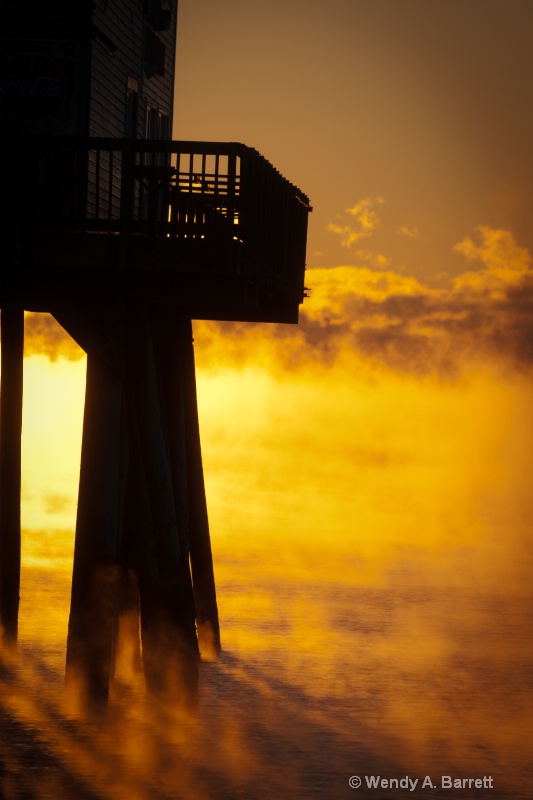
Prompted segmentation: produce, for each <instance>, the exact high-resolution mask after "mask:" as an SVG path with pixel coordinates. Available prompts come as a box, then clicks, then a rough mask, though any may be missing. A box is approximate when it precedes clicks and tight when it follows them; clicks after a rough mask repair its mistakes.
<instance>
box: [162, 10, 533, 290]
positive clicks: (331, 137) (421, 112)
mask: <svg viewBox="0 0 533 800" xmlns="http://www.w3.org/2000/svg"><path fill="white" fill-rule="evenodd" d="M532 27H533V4H532V3H531V2H530V0H505V2H504V0H466V1H465V0H431V2H428V0H372V2H368V0H270V2H268V3H251V2H249V0H226V2H224V3H221V2H219V0H202V2H201V3H198V2H195V1H194V0H180V4H179V20H178V48H177V62H176V65H177V71H176V95H175V97H176V99H175V119H174V136H175V138H178V139H193V140H197V139H200V140H207V141H239V142H243V143H244V144H247V145H250V146H253V147H255V148H257V149H258V150H259V151H260V152H261V153H263V155H265V156H266V157H267V158H268V159H269V160H270V161H272V163H273V164H274V165H275V167H276V168H277V169H279V170H280V171H281V172H282V174H284V175H285V176H286V177H287V178H288V179H289V180H291V181H293V182H294V183H295V184H296V185H297V186H299V187H300V188H301V189H302V190H303V191H304V192H305V193H306V194H307V195H308V196H309V197H310V199H311V203H312V205H313V208H314V211H313V214H312V215H311V218H310V232H309V248H308V264H309V266H311V267H331V266H335V265H338V264H349V265H351V266H359V265H360V264H361V263H362V261H365V263H366V264H367V265H368V266H370V267H371V268H378V267H379V261H378V260H377V258H378V257H379V256H383V255H384V256H386V258H387V259H389V261H390V264H389V266H390V267H392V269H394V271H396V272H400V273H402V274H408V275H415V276H416V277H417V278H418V279H420V280H423V281H424V282H426V283H430V284H431V285H435V284H437V285H445V286H449V285H450V283H451V281H452V280H453V278H454V277H455V276H456V275H458V274H460V273H461V272H462V271H463V269H464V262H463V260H462V258H461V255H460V254H459V253H458V252H457V251H455V250H454V245H455V244H456V242H458V241H460V240H461V239H462V238H463V237H464V236H473V233H474V231H475V229H476V227H477V226H478V225H485V226H488V227H490V228H494V229H499V228H503V229H505V230H509V231H512V233H513V234H514V236H515V237H516V240H517V241H518V242H520V243H521V244H522V246H524V247H527V248H528V249H529V251H530V252H532V251H533V234H532V230H531V208H532V207H533V159H532V158H531V141H532V140H533V106H532V104H531V102H530V86H531V83H532V79H533V48H532V47H531V30H532ZM361 202H363V203H364V205H363V207H362V208H367V209H368V221H369V222H370V223H371V224H372V225H373V227H374V237H373V240H372V247H371V248H369V247H368V241H367V240H366V239H364V238H363V237H361V238H360V239H359V240H354V239H350V238H348V239H346V237H344V236H342V235H341V236H339V235H336V231H335V230H332V228H331V226H332V225H333V226H336V227H337V228H338V229H342V228H343V227H344V226H345V225H349V226H351V227H353V225H354V217H353V216H352V215H351V214H350V211H349V209H357V208H358V205H359V204H360V203H361ZM357 219H358V221H359V223H362V219H363V217H362V216H361V212H360V211H359V213H358V214H356V219H355V221H357ZM356 230H359V231H361V228H360V227H359V228H356ZM363 230H364V228H363Z"/></svg>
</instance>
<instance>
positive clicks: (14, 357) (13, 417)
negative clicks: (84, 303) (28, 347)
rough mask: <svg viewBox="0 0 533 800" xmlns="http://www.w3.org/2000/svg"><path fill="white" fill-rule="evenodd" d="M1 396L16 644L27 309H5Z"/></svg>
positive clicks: (2, 604)
mask: <svg viewBox="0 0 533 800" xmlns="http://www.w3.org/2000/svg"><path fill="white" fill-rule="evenodd" d="M1 337H2V360H1V366H2V387H1V397H0V620H1V623H2V628H3V638H4V641H5V642H6V643H8V644H14V643H15V642H16V640H17V632H18V609H19V593H20V481H21V450H20V446H21V434H22V387H23V355H24V310H23V308H19V307H16V306H9V305H6V306H4V307H3V308H2V318H1Z"/></svg>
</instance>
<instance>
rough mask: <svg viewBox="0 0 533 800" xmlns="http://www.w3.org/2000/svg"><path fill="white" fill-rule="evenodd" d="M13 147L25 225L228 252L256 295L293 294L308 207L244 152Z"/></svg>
mask: <svg viewBox="0 0 533 800" xmlns="http://www.w3.org/2000/svg"><path fill="white" fill-rule="evenodd" d="M19 146H20V147H21V156H20V157H21V158H25V159H26V166H28V159H29V160H30V161H31V168H30V169H29V170H27V171H28V172H29V174H30V176H32V180H31V181H30V183H31V184H32V185H31V186H30V187H28V199H27V213H28V214H29V220H28V224H30V225H32V226H35V227H41V228H46V229H47V230H56V231H58V230H59V231H63V230H72V231H78V232H85V233H87V234H96V233H99V234H114V235H118V236H121V237H128V238H132V237H136V236H143V237H147V236H148V237H156V238H158V239H159V240H160V241H161V240H164V241H166V242H169V241H181V242H183V246H184V247H188V248H191V247H193V246H194V247H197V248H200V247H201V248H204V250H205V249H206V248H207V249H210V251H213V252H215V251H216V252H219V253H222V252H224V253H225V254H226V256H225V257H226V258H229V256H228V255H227V254H228V253H229V252H231V253H232V254H233V255H231V258H233V259H234V260H236V261H235V264H237V261H238V265H237V266H235V269H237V267H238V271H239V272H240V274H243V275H244V276H248V277H249V278H250V279H252V280H253V281H254V282H255V283H256V284H257V285H260V286H261V287H262V289H263V290H268V287H269V286H271V287H277V289H278V290H280V289H281V290H283V291H287V292H289V293H290V294H294V292H298V293H300V295H301V294H302V292H303V289H302V287H303V274H304V270H305V244H306V235H307V215H308V213H309V211H310V210H311V207H310V205H309V200H308V198H307V197H306V195H304V194H303V193H302V192H301V191H300V190H299V189H298V188H297V187H296V186H294V185H293V184H292V183H290V182H289V181H288V180H286V179H285V178H284V177H283V176H282V175H280V173H279V172H278V171H277V170H276V169H275V168H274V167H273V166H272V164H271V163H270V162H269V161H268V160H267V159H266V158H264V157H263V156H262V155H260V153H258V152H257V150H255V149H254V148H251V147H247V146H246V145H244V144H241V143H239V142H201V141H176V140H148V139H146V140H144V139H143V140H139V139H114V138H78V137H72V138H71V137H68V138H67V137H65V138H63V137H61V138H59V137H49V138H39V139H37V140H36V139H32V140H27V141H25V142H22V143H20V144H19ZM283 287H285V289H283Z"/></svg>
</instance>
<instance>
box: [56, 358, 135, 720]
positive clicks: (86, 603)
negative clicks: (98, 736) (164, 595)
mask: <svg viewBox="0 0 533 800" xmlns="http://www.w3.org/2000/svg"><path fill="white" fill-rule="evenodd" d="M124 433H125V430H124V413H123V381H122V376H121V375H120V374H118V373H117V372H116V371H114V370H111V369H110V368H109V367H108V366H107V365H106V364H104V362H103V361H102V360H101V359H100V358H99V357H98V356H96V355H94V354H92V353H91V352H89V353H88V355H87V385H86V395H85V412H84V420H83V438H82V451H81V468H80V485H79V495H78V515H77V520H76V539H75V547H74V565H73V574H72V592H71V605H70V618H69V629H68V639H67V660H66V684H67V691H68V694H69V696H70V697H71V698H72V699H73V701H74V703H75V705H76V706H78V707H80V706H81V710H82V711H85V709H86V707H88V708H89V709H91V710H92V708H98V707H102V706H105V704H106V702H107V698H108V694H109V677H110V673H111V671H112V663H113V654H114V644H115V637H116V631H117V624H118V587H119V584H120V576H121V575H120V567H119V565H118V550H119V541H120V532H121V524H122V502H121V500H122V494H123V486H124V476H123V467H124Z"/></svg>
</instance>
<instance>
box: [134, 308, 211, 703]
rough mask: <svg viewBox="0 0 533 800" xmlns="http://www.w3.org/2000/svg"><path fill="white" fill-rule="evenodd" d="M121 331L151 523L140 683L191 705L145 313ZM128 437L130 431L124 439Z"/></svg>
mask: <svg viewBox="0 0 533 800" xmlns="http://www.w3.org/2000/svg"><path fill="white" fill-rule="evenodd" d="M126 331H127V338H126V342H127V345H126V348H127V358H126V373H127V375H128V379H127V399H128V408H129V413H130V414H131V413H132V409H134V413H135V422H136V428H137V432H138V434H137V441H138V443H139V448H140V453H141V459H142V469H143V472H144V479H145V485H146V490H147V494H148V497H149V505H150V512H151V519H152V525H151V526H150V530H148V531H145V532H141V534H142V537H141V541H140V554H142V556H143V557H142V558H141V560H140V563H139V590H140V605H141V639H142V651H143V664H144V671H145V677H146V683H147V687H148V689H149V690H150V691H151V692H152V693H154V694H158V695H172V696H174V697H175V698H176V699H177V701H178V702H179V703H180V704H181V705H185V706H190V705H194V704H195V703H196V699H197V691H198V641H197V638H196V628H195V620H194V606H193V605H192V603H191V600H192V598H191V597H190V588H189V589H188V585H187V580H186V576H184V572H183V559H184V558H185V563H187V553H186V551H183V550H182V548H181V544H180V543H181V541H182V539H183V536H182V535H180V531H179V528H180V526H182V525H183V519H182V518H181V516H180V520H179V522H178V518H177V515H176V504H175V496H174V483H173V476H172V469H171V466H170V459H169V446H168V436H167V431H166V429H165V426H164V418H163V413H162V402H161V397H160V391H159V387H158V382H157V370H156V359H155V355H154V342H153V339H152V336H151V330H150V324H149V318H148V315H147V313H146V312H145V311H143V310H141V309H137V310H136V311H135V310H133V309H132V310H131V311H130V314H129V321H128V324H127V327H126ZM130 430H131V428H130ZM134 436H135V433H134V432H131V433H130V438H133V437H134ZM152 537H153V538H152ZM152 547H153V549H152ZM150 550H152V553H151V554H150ZM146 551H148V552H146ZM189 586H190V579H189Z"/></svg>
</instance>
